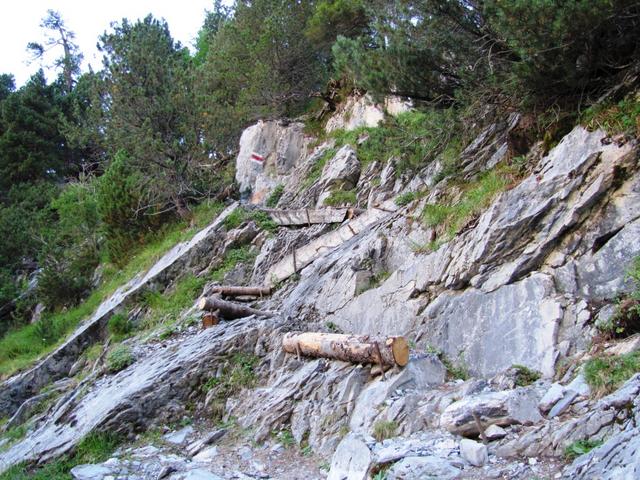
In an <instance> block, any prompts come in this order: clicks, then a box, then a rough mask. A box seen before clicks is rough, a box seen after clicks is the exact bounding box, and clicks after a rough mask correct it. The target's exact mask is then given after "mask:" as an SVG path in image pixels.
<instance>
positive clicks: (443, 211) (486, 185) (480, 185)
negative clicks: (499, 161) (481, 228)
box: [422, 169, 511, 240]
mask: <svg viewBox="0 0 640 480" xmlns="http://www.w3.org/2000/svg"><path fill="white" fill-rule="evenodd" d="M510 178H511V174H510V172H508V171H507V172H502V171H500V170H499V169H498V170H492V171H490V172H488V173H485V174H483V175H482V176H481V177H480V178H479V179H478V180H477V181H474V182H471V183H468V184H466V185H463V188H464V191H463V193H462V195H461V197H460V198H459V199H458V200H457V201H456V202H453V203H439V204H427V205H425V207H424V210H423V211H422V221H423V222H424V224H425V225H426V226H427V227H432V228H435V227H438V228H440V229H441V230H442V232H443V233H444V238H445V239H447V240H448V239H450V238H452V237H453V236H455V235H456V234H457V233H458V232H459V231H460V229H461V228H462V227H464V225H465V224H466V223H467V222H468V221H469V220H470V219H471V218H472V217H474V216H476V215H478V214H480V212H482V210H484V209H485V208H487V207H488V206H489V204H490V203H491V201H492V200H493V199H494V197H495V196H496V195H497V194H498V193H500V192H502V191H504V190H505V189H506V188H507V186H508V185H509V181H510Z"/></svg>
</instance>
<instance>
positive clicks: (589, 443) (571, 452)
mask: <svg viewBox="0 0 640 480" xmlns="http://www.w3.org/2000/svg"><path fill="white" fill-rule="evenodd" d="M603 443H604V442H603V441H602V440H577V441H575V442H573V443H572V444H571V445H568V446H567V447H566V448H565V449H564V457H565V459H567V460H568V461H573V460H574V459H575V458H577V457H579V456H580V455H584V454H586V453H589V452H590V451H591V450H593V449H594V448H598V447H599V446H600V445H602V444H603Z"/></svg>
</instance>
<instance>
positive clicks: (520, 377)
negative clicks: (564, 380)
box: [511, 365, 541, 387]
mask: <svg viewBox="0 0 640 480" xmlns="http://www.w3.org/2000/svg"><path fill="white" fill-rule="evenodd" d="M511 368H513V369H515V371H516V385H517V386H519V387H526V386H527V385H531V384H532V383H534V382H535V381H537V380H538V379H540V377H541V374H540V372H537V371H535V370H531V369H530V368H528V367H525V366H524V365H511Z"/></svg>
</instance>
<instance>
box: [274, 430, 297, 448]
mask: <svg viewBox="0 0 640 480" xmlns="http://www.w3.org/2000/svg"><path fill="white" fill-rule="evenodd" d="M275 437H276V439H277V440H278V442H280V443H281V444H282V445H283V446H284V447H285V448H291V447H293V446H294V445H295V444H296V439H295V438H294V436H293V434H292V433H291V430H280V431H279V432H277V433H276V434H275Z"/></svg>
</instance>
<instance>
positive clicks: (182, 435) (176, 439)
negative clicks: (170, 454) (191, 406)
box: [162, 426, 193, 445]
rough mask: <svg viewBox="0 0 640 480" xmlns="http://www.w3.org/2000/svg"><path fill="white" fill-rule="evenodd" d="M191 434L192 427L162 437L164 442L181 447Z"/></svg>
mask: <svg viewBox="0 0 640 480" xmlns="http://www.w3.org/2000/svg"><path fill="white" fill-rule="evenodd" d="M192 433H193V427H192V426H188V427H184V428H181V429H180V430H177V431H175V432H171V433H167V434H166V435H165V436H164V437H162V438H164V440H165V441H166V442H169V443H172V444H174V445H182V444H183V443H184V441H185V440H186V439H187V437H188V436H189V435H191V434H192Z"/></svg>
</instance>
